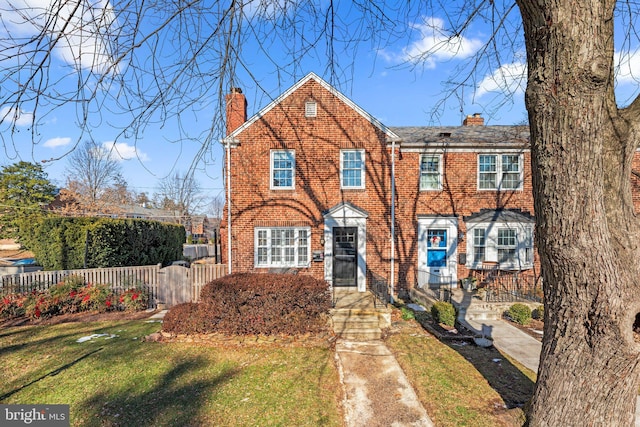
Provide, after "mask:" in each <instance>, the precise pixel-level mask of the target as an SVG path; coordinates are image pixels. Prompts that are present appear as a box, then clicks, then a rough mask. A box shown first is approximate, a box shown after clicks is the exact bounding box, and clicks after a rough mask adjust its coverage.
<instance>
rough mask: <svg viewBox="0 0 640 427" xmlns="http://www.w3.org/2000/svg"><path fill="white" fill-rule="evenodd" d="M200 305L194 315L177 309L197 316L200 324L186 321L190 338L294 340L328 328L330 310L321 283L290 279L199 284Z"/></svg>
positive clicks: (232, 278) (234, 278) (246, 277)
mask: <svg viewBox="0 0 640 427" xmlns="http://www.w3.org/2000/svg"><path fill="white" fill-rule="evenodd" d="M200 301H201V302H200V308H199V310H196V309H195V308H193V307H189V308H180V309H178V310H187V311H189V314H190V315H191V316H202V319H197V320H189V322H188V323H190V324H192V325H195V326H194V328H195V329H194V330H192V331H191V333H194V332H220V333H224V334H228V335H278V334H286V335H298V334H305V333H308V332H319V331H322V330H326V329H327V328H328V322H327V314H328V312H329V309H330V308H331V294H330V292H329V285H328V284H327V282H326V281H324V280H317V279H314V278H313V277H311V276H306V275H293V274H270V273H238V274H232V275H229V276H225V277H222V278H220V279H217V280H214V281H213V282H211V283H208V284H207V285H205V286H204V288H203V289H202V291H201V293H200ZM177 313H180V311H178V312H177ZM165 323H166V320H165ZM177 323H179V322H178V321H174V322H173V324H170V326H169V328H176V329H179V330H180V331H181V332H182V333H187V332H186V331H185V328H186V327H183V326H174V325H175V324H177ZM163 327H164V324H163ZM200 328H205V330H201V329H200ZM166 330H167V331H170V330H169V329H166ZM171 332H175V331H171Z"/></svg>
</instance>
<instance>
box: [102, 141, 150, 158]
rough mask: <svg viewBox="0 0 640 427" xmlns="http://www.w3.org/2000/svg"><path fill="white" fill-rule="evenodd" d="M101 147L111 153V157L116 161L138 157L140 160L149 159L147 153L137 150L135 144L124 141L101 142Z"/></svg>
mask: <svg viewBox="0 0 640 427" xmlns="http://www.w3.org/2000/svg"><path fill="white" fill-rule="evenodd" d="M102 148H103V149H104V150H105V151H107V152H109V153H110V154H111V158H112V159H115V160H118V161H122V160H130V159H139V160H140V161H143V162H146V161H148V160H149V156H148V155H147V153H145V152H142V151H139V150H138V149H137V148H136V147H135V146H133V145H129V144H127V143H125V142H113V141H107V142H103V143H102Z"/></svg>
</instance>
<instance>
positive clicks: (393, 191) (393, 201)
mask: <svg viewBox="0 0 640 427" xmlns="http://www.w3.org/2000/svg"><path fill="white" fill-rule="evenodd" d="M395 254H396V140H395V138H392V139H391V279H390V280H389V284H390V285H391V294H390V301H389V302H390V303H391V304H393V293H394V288H395V286H394V282H395V262H396V259H395Z"/></svg>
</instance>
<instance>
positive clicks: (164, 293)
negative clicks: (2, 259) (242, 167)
mask: <svg viewBox="0 0 640 427" xmlns="http://www.w3.org/2000/svg"><path fill="white" fill-rule="evenodd" d="M226 274H227V269H226V266H225V265H224V264H193V265H192V266H191V267H190V268H188V267H182V266H169V267H164V268H162V266H161V265H160V264H158V265H145V266H137V267H113V268H91V269H80V270H58V271H35V272H31V273H21V274H9V275H4V276H1V277H0V295H4V294H8V293H12V292H20V293H26V292H31V291H34V290H39V291H43V290H46V289H48V288H49V287H50V286H52V285H55V284H56V283H59V282H61V281H62V280H63V279H64V278H65V277H67V276H79V277H82V278H83V280H84V281H85V283H94V284H107V285H109V287H110V288H111V289H112V291H114V292H115V293H120V292H122V291H124V290H126V289H128V288H131V287H134V286H143V287H145V288H146V289H147V290H148V291H149V303H150V305H151V306H153V307H155V305H156V303H158V302H160V303H164V304H165V305H166V306H167V307H171V306H173V305H176V304H180V303H183V302H192V301H193V302H196V301H198V299H199V297H200V291H201V290H202V287H203V286H204V285H205V284H207V283H208V282H210V281H212V280H214V279H217V278H219V277H222V276H224V275H226Z"/></svg>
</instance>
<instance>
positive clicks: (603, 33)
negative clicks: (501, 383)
mask: <svg viewBox="0 0 640 427" xmlns="http://www.w3.org/2000/svg"><path fill="white" fill-rule="evenodd" d="M517 3H518V6H519V7H520V11H521V13H522V18H523V22H524V26H525V40H526V46H527V61H528V73H529V75H528V87H527V92H526V103H527V110H528V112H529V122H530V125H531V142H532V163H533V165H532V167H533V185H534V197H535V214H536V225H537V235H536V242H537V247H538V251H539V253H540V257H541V262H542V271H543V278H544V288H545V291H544V295H545V331H544V340H543V343H542V355H541V360H540V370H539V375H538V382H537V386H536V392H535V395H534V398H533V402H532V405H531V408H530V410H529V413H528V424H529V425H531V426H575V425H607V426H625V425H626V426H631V425H633V423H634V412H635V404H636V397H637V395H638V386H639V385H640V369H639V367H638V362H639V361H640V356H639V355H640V352H639V350H640V346H639V345H638V344H637V343H636V342H635V341H634V334H633V324H634V321H635V318H636V314H637V313H638V311H640V268H639V264H640V251H639V247H638V245H639V243H640V242H639V238H640V235H639V227H638V222H637V220H636V216H635V213H634V210H633V204H632V199H631V190H630V174H631V161H632V156H633V153H634V152H635V149H636V146H637V144H638V124H637V122H638V121H640V118H639V113H638V111H639V110H640V102H638V100H636V101H635V102H634V103H633V104H632V105H631V106H630V107H628V108H627V109H625V110H618V108H617V106H616V102H615V96H614V86H613V85H614V79H613V76H614V70H613V51H614V50H613V11H614V6H615V1H614V0H583V1H580V2H574V1H567V0H517Z"/></svg>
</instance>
